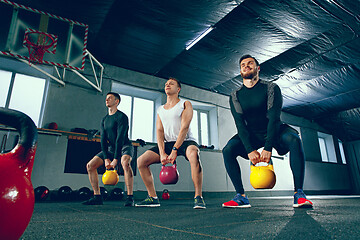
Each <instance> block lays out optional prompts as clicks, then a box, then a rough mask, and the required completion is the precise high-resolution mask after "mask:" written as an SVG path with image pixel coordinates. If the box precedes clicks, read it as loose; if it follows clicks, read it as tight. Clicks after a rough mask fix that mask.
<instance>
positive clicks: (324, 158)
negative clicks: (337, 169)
mask: <svg viewBox="0 0 360 240" xmlns="http://www.w3.org/2000/svg"><path fill="white" fill-rule="evenodd" d="M319 145H320V153H321V160H322V161H323V162H328V161H329V157H328V154H327V150H326V143H325V139H324V138H321V137H320V138H319Z"/></svg>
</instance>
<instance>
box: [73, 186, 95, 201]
mask: <svg viewBox="0 0 360 240" xmlns="http://www.w3.org/2000/svg"><path fill="white" fill-rule="evenodd" d="M91 195H92V193H91V190H90V188H88V187H82V188H79V190H77V192H76V200H80V201H85V200H88V199H89V198H90V197H91Z"/></svg>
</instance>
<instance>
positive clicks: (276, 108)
mask: <svg viewBox="0 0 360 240" xmlns="http://www.w3.org/2000/svg"><path fill="white" fill-rule="evenodd" d="M271 91H273V92H270V93H268V94H271V95H273V97H271V98H270V99H268V101H270V103H269V104H270V108H269V109H268V111H267V118H268V119H269V122H268V126H267V134H266V141H265V146H264V150H266V151H270V152H271V151H272V147H273V144H274V141H275V136H276V133H277V132H278V131H279V123H280V114H281V108H282V103H283V99H282V95H281V90H280V88H279V86H278V85H275V86H274V87H273V90H271Z"/></svg>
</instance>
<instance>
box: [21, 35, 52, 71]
mask: <svg viewBox="0 0 360 240" xmlns="http://www.w3.org/2000/svg"><path fill="white" fill-rule="evenodd" d="M24 41H25V43H24V44H25V46H26V47H27V48H28V50H29V64H30V65H31V64H37V63H43V58H44V54H45V52H46V51H47V50H48V49H49V48H51V47H52V46H53V45H54V43H55V41H54V38H53V37H52V36H51V35H50V34H48V33H45V32H39V31H34V32H32V31H31V32H26V33H25V36H24Z"/></svg>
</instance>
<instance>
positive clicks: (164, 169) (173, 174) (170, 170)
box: [159, 163, 179, 185]
mask: <svg viewBox="0 0 360 240" xmlns="http://www.w3.org/2000/svg"><path fill="white" fill-rule="evenodd" d="M159 178H160V182H162V184H164V185H168V184H176V183H177V182H178V180H179V172H178V170H177V169H176V163H174V164H173V165H172V166H165V165H163V166H161V171H160V175H159Z"/></svg>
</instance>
